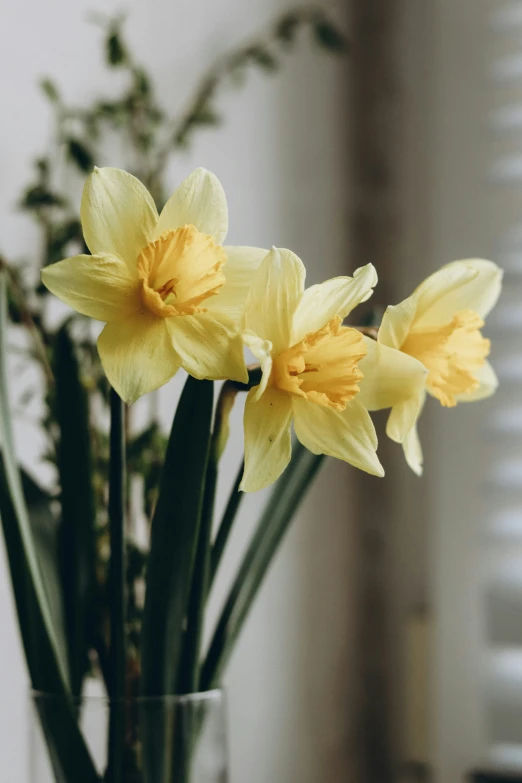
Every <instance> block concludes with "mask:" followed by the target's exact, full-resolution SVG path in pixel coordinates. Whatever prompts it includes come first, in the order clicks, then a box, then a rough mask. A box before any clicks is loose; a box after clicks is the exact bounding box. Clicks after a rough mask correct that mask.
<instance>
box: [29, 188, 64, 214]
mask: <svg viewBox="0 0 522 783" xmlns="http://www.w3.org/2000/svg"><path fill="white" fill-rule="evenodd" d="M20 206H21V207H22V209H39V208H40V207H63V206H65V200H64V199H63V198H62V197H61V196H59V195H58V194H56V193H53V192H52V191H51V190H48V189H47V188H45V187H43V186H42V185H35V186H34V187H31V188H28V189H27V190H26V191H25V193H24V195H23V196H22V199H21V201H20Z"/></svg>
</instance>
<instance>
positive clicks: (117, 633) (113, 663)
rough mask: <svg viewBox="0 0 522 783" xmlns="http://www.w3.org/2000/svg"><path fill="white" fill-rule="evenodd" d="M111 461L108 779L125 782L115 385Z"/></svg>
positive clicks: (119, 418)
mask: <svg viewBox="0 0 522 783" xmlns="http://www.w3.org/2000/svg"><path fill="white" fill-rule="evenodd" d="M110 409H111V432H110V464H109V524H110V544H111V560H110V567H109V596H110V599H109V600H110V619H111V646H110V653H109V662H108V663H109V697H110V699H111V709H110V717H109V760H108V766H107V776H106V780H107V781H110V783H123V765H124V743H125V710H124V699H125V670H126V652H125V423H124V405H123V402H122V400H121V399H120V397H119V396H118V394H117V393H116V392H115V391H114V390H113V389H111V399H110Z"/></svg>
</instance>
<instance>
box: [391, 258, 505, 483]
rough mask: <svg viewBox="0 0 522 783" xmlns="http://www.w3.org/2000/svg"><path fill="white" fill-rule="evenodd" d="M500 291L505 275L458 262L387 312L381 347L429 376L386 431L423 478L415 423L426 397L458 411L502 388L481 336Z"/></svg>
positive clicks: (485, 264)
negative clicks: (415, 364)
mask: <svg viewBox="0 0 522 783" xmlns="http://www.w3.org/2000/svg"><path fill="white" fill-rule="evenodd" d="M501 285H502V271H501V269H499V267H498V266H497V265H496V264H494V263H492V262H491V261H484V260H481V259H471V260H467V261H454V262H453V263H451V264H448V265H447V266H444V267H443V268H442V269H440V270H439V271H438V272H435V274H433V275H431V276H430V277H428V278H427V280H425V281H424V282H423V283H421V285H420V286H419V287H418V288H417V289H416V290H415V291H414V293H413V294H412V296H410V297H409V298H408V299H405V300H404V301H403V302H401V303H400V304H398V305H396V306H395V307H388V309H387V310H386V313H385V315H384V318H383V320H382V324H381V327H380V329H379V335H378V343H379V344H380V345H385V346H389V347H391V348H394V349H396V350H399V351H401V352H403V353H405V354H408V355H409V356H413V357H415V358H417V359H418V360H419V361H420V362H422V364H423V365H424V366H425V367H426V369H427V371H428V373H427V376H426V383H425V385H424V387H423V388H422V389H421V390H420V391H419V392H418V393H416V394H412V395H411V396H410V397H409V399H407V400H406V401H404V402H402V403H400V404H397V405H395V406H393V407H392V410H391V413H390V417H389V419H388V425H387V430H386V431H387V434H388V435H389V437H390V438H392V440H394V441H396V442H398V443H402V445H403V448H404V453H405V456H406V460H407V462H408V464H409V465H410V467H411V468H412V470H414V471H415V473H417V474H419V475H420V474H421V473H422V462H423V457H422V449H421V444H420V441H419V437H418V433H417V424H416V423H417V418H418V417H419V415H420V413H421V411H422V407H423V405H424V401H425V399H426V392H427V393H429V394H431V395H432V396H433V397H435V398H436V399H438V400H439V402H440V403H441V405H443V406H445V407H454V406H455V405H457V403H458V402H471V401H474V400H480V399H483V398H485V397H489V396H490V395H491V394H493V393H494V392H495V390H496V388H497V386H498V381H497V377H496V375H495V372H494V370H493V368H492V367H491V365H490V364H489V363H488V361H487V359H486V357H487V355H488V354H489V350H490V343H489V340H486V339H485V338H484V337H483V336H482V334H481V332H480V330H481V328H482V327H483V326H484V318H485V317H486V316H487V315H488V313H489V312H490V310H491V309H492V308H493V307H494V305H495V304H496V302H497V299H498V297H499V294H500V290H501ZM383 407H385V406H383Z"/></svg>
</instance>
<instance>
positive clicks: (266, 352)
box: [243, 332, 273, 400]
mask: <svg viewBox="0 0 522 783" xmlns="http://www.w3.org/2000/svg"><path fill="white" fill-rule="evenodd" d="M243 342H244V343H245V345H246V347H247V348H248V349H249V350H250V351H252V353H253V354H254V356H255V357H256V359H258V360H259V364H260V366H261V383H260V384H259V386H257V387H256V388H257V390H256V394H255V395H254V399H255V400H258V399H259V398H260V397H261V395H262V394H264V392H265V389H266V387H267V384H268V381H269V379H270V375H271V373H272V348H273V346H272V343H271V342H270V340H262V339H261V337H258V336H257V334H254V332H243Z"/></svg>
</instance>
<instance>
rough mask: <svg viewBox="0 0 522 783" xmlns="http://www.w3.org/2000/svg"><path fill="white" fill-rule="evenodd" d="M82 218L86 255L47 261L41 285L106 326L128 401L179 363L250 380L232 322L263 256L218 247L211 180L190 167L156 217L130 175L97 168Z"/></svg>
mask: <svg viewBox="0 0 522 783" xmlns="http://www.w3.org/2000/svg"><path fill="white" fill-rule="evenodd" d="M81 220H82V228H83V234H84V238H85V242H86V244H87V246H88V248H89V250H90V251H91V253H92V255H91V256H89V255H80V256H75V257H74V258H68V259H66V260H65V261H60V262H58V263H57V264H53V265H52V266H49V267H47V268H46V269H44V270H43V272H42V280H43V282H44V284H45V285H46V286H47V288H48V289H49V290H50V291H52V292H53V293H54V294H56V296H58V297H59V298H60V299H62V300H63V301H64V302H66V303H67V304H68V305H69V306H70V307H72V308H73V309H74V310H76V311H77V312H79V313H82V314H84V315H87V316H90V317H91V318H95V319H97V320H99V321H105V322H106V326H105V328H104V329H103V331H102V332H101V334H100V337H99V339H98V351H99V354H100V359H101V362H102V365H103V368H104V371H105V373H106V375H107V378H108V379H109V381H110V383H111V385H112V386H113V387H114V388H115V389H116V391H117V392H118V394H119V395H120V396H121V397H122V398H123V399H124V400H125V401H126V402H129V403H130V402H134V400H136V399H137V398H138V397H140V396H141V395H143V394H146V393H147V392H150V391H153V390H154V389H157V388H159V387H160V386H162V385H163V384H164V383H166V382H167V381H168V380H170V378H172V376H173V375H174V374H175V373H176V372H177V370H178V369H179V368H180V367H183V368H184V369H185V370H186V371H187V372H188V373H189V374H190V375H193V376H194V377H195V378H210V379H215V380H218V379H225V378H231V379H234V380H238V381H245V380H246V379H247V373H246V368H245V364H244V359H243V344H242V340H241V336H240V332H239V324H240V320H241V316H242V312H243V307H244V302H245V297H246V293H247V291H248V287H249V285H250V279H251V274H252V272H253V271H254V270H255V269H256V268H257V267H258V266H259V264H260V262H261V261H262V259H263V257H264V256H265V255H266V250H261V249H258V248H249V247H223V246H222V243H223V240H224V238H225V236H226V233H227V229H228V211H227V203H226V199H225V194H224V192H223V189H222V187H221V185H220V183H219V181H218V180H217V178H216V177H215V176H214V175H213V174H211V173H210V172H208V171H205V170H204V169H197V170H196V171H194V172H193V173H192V174H191V175H190V176H189V177H188V178H187V179H186V180H185V181H184V182H182V184H181V185H180V186H179V187H178V189H177V190H176V191H175V192H174V194H173V195H172V196H171V197H170V199H169V200H168V201H167V203H166V204H165V206H164V208H163V210H162V212H161V214H160V215H158V212H157V210H156V207H155V204H154V202H153V200H152V197H151V196H150V194H149V192H148V191H147V189H146V188H145V187H144V186H143V185H142V184H141V182H139V180H137V179H136V178H135V177H133V176H132V175H130V174H128V173H127V172H125V171H120V170H119V169H112V168H105V169H95V170H94V172H93V173H92V174H91V175H90V176H89V178H88V179H87V182H86V184H85V188H84V191H83V197H82V203H81Z"/></svg>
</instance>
